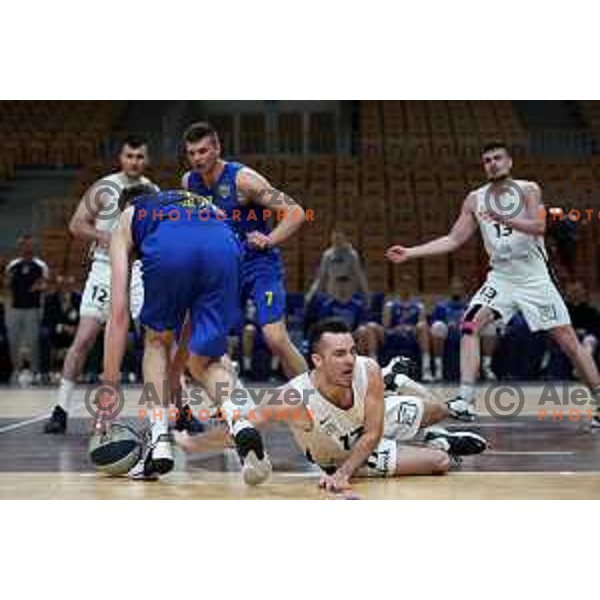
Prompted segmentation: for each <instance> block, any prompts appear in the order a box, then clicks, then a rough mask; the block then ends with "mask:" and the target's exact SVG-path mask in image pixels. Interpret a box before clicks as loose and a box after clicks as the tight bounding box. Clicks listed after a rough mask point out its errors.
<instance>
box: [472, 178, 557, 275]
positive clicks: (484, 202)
mask: <svg viewBox="0 0 600 600" xmlns="http://www.w3.org/2000/svg"><path fill="white" fill-rule="evenodd" d="M511 183H512V184H515V185H517V186H519V187H520V188H521V189H524V187H525V186H527V185H528V184H529V183H530V182H529V181H525V180H511ZM491 185H492V184H491V183H487V184H485V185H483V186H482V187H480V188H478V189H477V190H475V194H476V195H477V201H476V208H475V217H476V218H477V221H478V223H479V229H480V231H481V236H482V238H483V243H484V245H485V249H486V251H487V253H488V256H489V259H490V265H491V266H492V267H496V266H501V265H502V263H507V261H511V262H514V261H518V262H521V259H523V260H524V264H525V263H526V264H528V265H530V267H531V269H532V270H534V271H536V272H537V271H540V272H542V271H543V272H545V271H546V267H545V264H546V261H547V255H546V248H545V245H544V238H543V236H537V235H531V234H529V233H523V232H522V231H517V230H516V229H513V228H512V227H510V225H508V224H505V223H498V222H496V221H492V220H490V219H486V218H484V215H485V213H490V212H496V213H498V214H501V213H507V214H509V215H512V216H517V215H514V214H513V213H514V210H515V209H518V204H517V203H518V202H519V200H518V199H517V198H516V196H515V194H514V193H513V194H511V192H510V191H508V189H507V191H506V192H505V193H503V194H501V195H500V196H499V197H496V196H495V195H492V194H490V192H489V190H490V187H491ZM511 209H512V210H511ZM523 209H524V207H523V206H522V207H521V210H523Z"/></svg>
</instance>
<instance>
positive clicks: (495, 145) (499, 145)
mask: <svg viewBox="0 0 600 600" xmlns="http://www.w3.org/2000/svg"><path fill="white" fill-rule="evenodd" d="M492 150H506V153H507V154H510V149H509V147H508V144H507V143H506V142H502V141H500V140H494V141H492V142H489V143H487V144H486V145H485V146H484V147H483V148H482V150H481V154H485V153H486V152H491V151H492Z"/></svg>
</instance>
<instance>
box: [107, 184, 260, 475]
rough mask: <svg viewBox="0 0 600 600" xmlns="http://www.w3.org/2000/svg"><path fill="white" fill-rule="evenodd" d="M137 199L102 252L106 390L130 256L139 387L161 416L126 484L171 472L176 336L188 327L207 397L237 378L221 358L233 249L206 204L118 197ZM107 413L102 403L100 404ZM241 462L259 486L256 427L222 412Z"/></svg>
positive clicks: (115, 370) (124, 318) (183, 197)
mask: <svg viewBox="0 0 600 600" xmlns="http://www.w3.org/2000/svg"><path fill="white" fill-rule="evenodd" d="M126 193H127V194H129V195H130V196H132V197H133V196H135V199H134V201H133V205H132V206H130V207H129V208H127V209H126V210H125V211H124V212H123V214H122V215H121V217H120V218H119V223H118V225H117V228H116V231H115V233H114V234H113V236H112V240H111V245H110V259H111V264H112V278H111V286H112V303H111V311H110V320H109V322H108V326H107V330H106V337H105V347H106V348H107V349H108V348H110V351H107V352H106V353H105V356H104V382H105V383H106V384H107V385H109V386H113V387H114V386H116V385H117V384H118V382H119V370H120V366H121V361H122V359H123V355H124V351H125V344H126V338H127V329H128V325H129V310H128V283H129V268H130V260H131V259H132V255H133V254H134V253H136V254H137V255H138V256H139V258H140V260H141V262H142V273H143V283H144V291H145V301H144V305H143V308H142V312H141V314H140V322H141V324H142V326H143V327H144V329H145V334H144V358H143V374H144V383H145V385H146V386H147V385H148V384H151V385H152V386H153V390H154V393H153V395H155V397H156V396H158V397H159V398H160V402H161V405H162V407H163V410H156V407H151V408H150V409H149V411H148V413H149V415H150V418H151V422H152V425H151V430H150V443H149V445H148V447H147V449H146V451H145V453H144V455H143V457H142V459H141V460H140V463H139V464H138V465H136V466H134V467H133V469H132V471H131V472H130V477H131V478H133V479H153V478H156V477H157V476H158V475H162V474H165V473H167V472H169V471H170V470H171V469H172V468H173V466H174V460H173V450H172V444H171V436H170V433H169V411H168V407H169V400H170V398H169V396H170V393H171V390H168V389H165V388H166V386H165V385H164V382H166V381H168V377H169V365H170V360H171V348H172V345H173V342H174V340H175V339H176V336H177V333H178V332H181V331H182V329H183V328H184V324H185V321H186V318H187V319H188V324H189V332H190V337H189V343H188V349H189V360H188V364H187V366H188V368H189V369H190V372H191V373H192V375H193V376H194V377H195V378H196V379H197V380H198V381H200V382H201V383H202V385H203V386H204V389H205V390H206V391H207V393H208V394H209V395H211V394H212V395H213V397H214V396H215V388H216V386H217V385H219V386H220V388H219V389H220V394H221V396H220V397H222V395H223V394H225V397H227V393H228V391H229V392H231V391H233V389H234V386H236V385H239V384H238V383H237V382H236V377H235V373H234V372H233V371H232V370H231V368H230V366H229V364H228V363H227V362H225V361H223V360H222V357H223V355H224V354H225V352H226V348H227V333H228V331H229V328H230V327H231V326H232V325H233V323H235V322H236V320H237V319H238V318H239V316H238V311H239V301H238V299H239V289H238V288H239V275H238V272H239V267H240V248H239V242H238V240H237V239H236V237H235V235H234V234H233V232H232V231H231V229H230V227H229V226H228V225H227V224H226V223H225V222H224V218H223V217H224V215H222V214H220V212H219V211H218V209H216V208H215V207H214V206H213V205H212V204H211V203H209V202H206V201H205V200H203V199H202V198H200V197H198V196H196V195H194V194H192V193H190V192H188V191H184V190H170V191H166V192H160V193H155V192H153V190H151V189H147V188H144V187H142V188H133V189H130V190H127V191H126ZM111 405H114V402H112V401H111V399H110V398H108V399H104V400H103V401H102V403H101V406H103V407H108V406H111ZM222 410H223V411H224V413H225V414H227V415H230V418H228V419H227V424H228V427H229V432H230V434H231V435H232V437H233V439H234V442H235V445H236V447H237V450H238V453H239V456H240V459H241V461H242V473H243V477H244V480H245V481H246V483H249V484H256V483H260V482H262V481H264V480H265V479H266V478H267V477H268V475H269V473H270V469H271V466H270V463H269V459H268V456H267V455H266V453H265V452H264V451H263V445H262V439H261V437H260V434H259V433H258V432H257V431H256V430H255V429H254V427H253V426H252V425H251V424H250V423H248V422H247V421H245V420H244V419H241V418H235V417H234V416H233V410H229V409H228V407H227V402H225V403H224V405H223V406H222ZM110 418H111V415H110V414H107V415H101V418H100V419H99V422H98V423H97V428H98V429H99V430H106V429H107V427H108V426H109V423H110Z"/></svg>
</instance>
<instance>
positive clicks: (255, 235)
mask: <svg viewBox="0 0 600 600" xmlns="http://www.w3.org/2000/svg"><path fill="white" fill-rule="evenodd" d="M237 187H238V189H239V190H240V191H241V192H242V193H243V194H244V195H245V196H246V197H247V198H248V199H249V200H250V201H252V202H254V204H257V205H259V206H262V207H264V208H268V209H271V210H272V212H273V215H275V216H277V217H278V219H279V215H281V216H282V217H283V218H281V219H280V220H279V222H278V223H277V226H276V227H275V229H273V231H271V233H270V234H269V235H264V234H262V233H260V232H252V234H251V237H250V238H249V240H248V241H249V242H250V243H251V244H252V245H253V246H255V247H256V248H269V247H273V246H279V245H280V244H282V243H283V242H285V241H286V240H287V239H288V238H290V237H291V236H292V235H294V233H295V232H296V231H297V230H298V229H299V228H300V227H301V226H302V223H304V218H305V216H304V209H303V208H302V207H301V206H300V205H299V204H298V203H297V202H296V201H295V200H294V199H293V198H290V197H289V196H287V195H286V194H284V193H283V192H281V191H280V190H278V189H276V188H274V187H273V186H271V184H270V183H269V182H268V181H267V180H266V179H265V178H264V177H263V176H262V175H259V174H258V173H257V172H256V171H253V170H252V169H248V168H243V169H241V170H240V172H239V174H238V179H237ZM278 211H280V212H279V213H278Z"/></svg>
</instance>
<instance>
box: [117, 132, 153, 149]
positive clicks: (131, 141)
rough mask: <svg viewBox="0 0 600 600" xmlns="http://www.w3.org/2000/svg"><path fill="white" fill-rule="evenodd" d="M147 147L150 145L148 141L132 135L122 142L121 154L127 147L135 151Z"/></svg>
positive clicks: (140, 136)
mask: <svg viewBox="0 0 600 600" xmlns="http://www.w3.org/2000/svg"><path fill="white" fill-rule="evenodd" d="M147 145H148V140H147V139H146V138H145V137H144V136H143V135H136V134H131V135H128V136H126V137H124V138H123V139H122V140H121V146H120V149H119V152H122V151H123V148H125V146H129V147H130V148H133V149H134V150H136V149H137V148H141V147H142V146H147Z"/></svg>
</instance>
